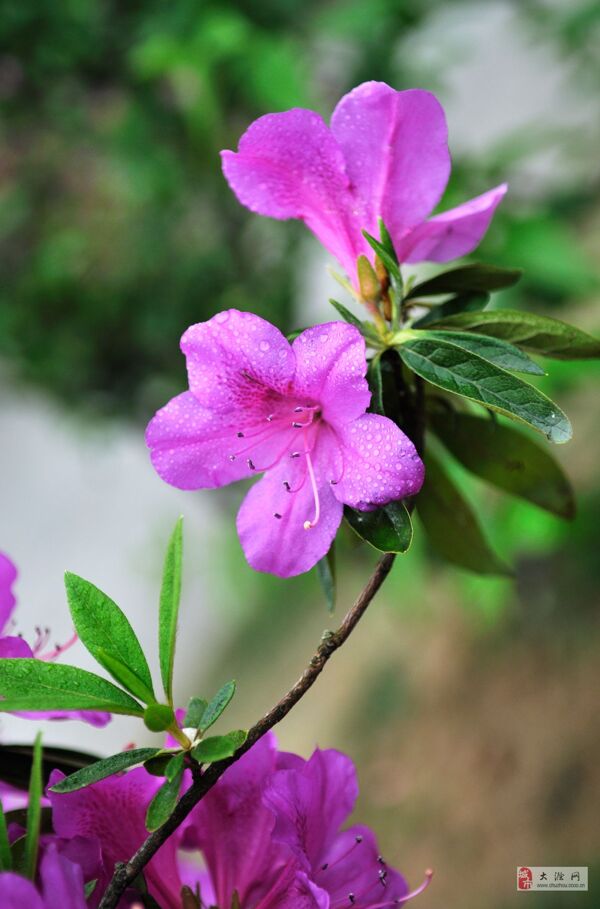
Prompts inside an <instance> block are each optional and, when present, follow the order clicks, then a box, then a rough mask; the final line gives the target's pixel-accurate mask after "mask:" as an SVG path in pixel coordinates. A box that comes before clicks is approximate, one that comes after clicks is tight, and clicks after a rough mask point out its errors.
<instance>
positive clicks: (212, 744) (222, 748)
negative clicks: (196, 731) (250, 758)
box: [192, 729, 248, 764]
mask: <svg viewBox="0 0 600 909" xmlns="http://www.w3.org/2000/svg"><path fill="white" fill-rule="evenodd" d="M247 736H248V733H247V732H245V731H244V730H243V729H236V730H234V731H233V732H228V733H227V734H226V735H213V736H210V738H208V739H202V741H201V742H199V743H198V744H197V745H196V747H195V748H193V749H192V757H193V758H195V760H197V761H198V763H199V764H211V763H214V762H215V761H223V760H225V758H228V757H231V756H232V755H233V754H235V752H236V751H237V750H238V748H240V747H241V746H242V745H243V744H244V742H245V741H246V738H247Z"/></svg>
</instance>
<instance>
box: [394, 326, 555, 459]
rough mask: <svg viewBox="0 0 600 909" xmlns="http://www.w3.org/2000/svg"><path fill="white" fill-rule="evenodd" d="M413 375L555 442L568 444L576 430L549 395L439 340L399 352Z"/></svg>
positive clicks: (404, 346) (410, 343)
mask: <svg viewBox="0 0 600 909" xmlns="http://www.w3.org/2000/svg"><path fill="white" fill-rule="evenodd" d="M397 350H398V353H399V354H400V356H401V358H402V360H403V361H404V362H405V363H406V365H407V366H408V367H409V369H412V370H413V372H416V373H417V375H419V376H421V377H422V378H423V379H425V380H426V381H427V382H431V384H432V385H436V386H437V387H438V388H443V389H445V390H446V391H450V392H453V393H454V394H457V395H463V396H464V397H466V398H470V399H471V400H473V401H477V402H478V403H480V404H484V405H485V406H486V407H489V408H490V409H491V410H497V411H498V412H499V413H503V414H506V415H507V416H509V417H512V418H514V419H516V420H520V421H521V422H523V423H527V424H529V425H530V426H533V428H534V429H537V430H538V432H541V433H542V434H543V435H545V436H546V437H547V438H548V439H549V441H550V442H555V443H557V444H560V443H562V442H567V441H568V440H569V439H570V438H571V435H572V429H571V424H570V422H569V420H568V418H567V417H566V415H565V414H564V413H563V412H562V410H561V409H560V408H559V407H558V406H557V405H556V404H554V403H553V402H552V401H551V400H550V399H549V398H547V397H546V395H544V394H542V392H541V391H538V389H537V388H534V387H533V386H532V385H529V384H528V383H527V382H524V381H523V380H522V379H519V378H518V377H517V376H513V375H511V373H509V372H506V371H505V370H504V369H501V368H500V367H499V366H495V365H494V364H493V363H490V362H488V360H484V359H482V357H479V356H477V354H474V353H471V352H470V351H467V350H463V349H462V348H460V347H457V346H456V345H454V344H449V343H447V342H446V341H441V340H439V339H436V340H435V341H430V340H426V339H424V340H410V341H407V342H406V343H405V344H402V345H401V346H399V347H398V348H397Z"/></svg>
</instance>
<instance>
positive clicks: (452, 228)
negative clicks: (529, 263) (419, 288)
mask: <svg viewBox="0 0 600 909" xmlns="http://www.w3.org/2000/svg"><path fill="white" fill-rule="evenodd" d="M507 189H508V186H507V184H506V183H502V184H501V185H500V186H497V187H496V188H495V189H490V190H489V191H488V192H487V193H483V195H481V196H476V198H474V199H471V200H470V201H469V202H464V203H463V204H462V205H459V206H457V207H456V208H451V209H449V211H445V212H443V213H442V214H441V215H436V216H435V217H434V218H431V219H430V220H429V221H425V222H424V223H423V224H420V225H419V226H418V227H416V228H415V229H414V230H413V231H411V232H410V233H409V234H407V235H406V236H405V237H404V238H403V239H402V241H401V242H400V244H399V246H398V247H397V252H398V256H399V258H400V261H402V262H424V261H428V262H449V261H450V260H451V259H458V258H460V256H466V255H467V254H468V253H470V252H472V251H473V250H474V249H475V247H476V246H478V245H479V243H480V242H481V240H482V239H483V236H484V234H485V232H486V230H487V229H488V227H489V225H490V221H491V220H492V215H493V214H494V211H495V210H496V207H497V206H498V205H499V203H500V202H501V201H502V198H503V197H504V195H505V193H506V190H507Z"/></svg>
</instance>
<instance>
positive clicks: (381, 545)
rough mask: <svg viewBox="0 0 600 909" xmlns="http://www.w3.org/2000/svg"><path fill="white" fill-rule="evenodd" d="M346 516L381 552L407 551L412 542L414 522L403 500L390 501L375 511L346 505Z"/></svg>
mask: <svg viewBox="0 0 600 909" xmlns="http://www.w3.org/2000/svg"><path fill="white" fill-rule="evenodd" d="M344 517H345V519H346V520H347V522H348V524H349V525H350V527H351V528H352V530H353V531H354V532H355V533H356V534H357V535H358V536H359V537H360V538H361V539H362V540H365V542H366V543H369V545H370V546H372V547H373V548H374V549H378V550H379V551H380V552H407V551H408V549H409V547H410V544H411V542H412V522H411V519H410V515H409V513H408V511H407V510H406V507H405V506H404V504H403V503H402V502H390V503H389V505H384V507H383V508H376V509H375V510H374V511H356V510H355V509H354V508H349V507H348V506H346V507H345V508H344Z"/></svg>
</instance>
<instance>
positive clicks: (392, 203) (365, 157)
mask: <svg viewBox="0 0 600 909" xmlns="http://www.w3.org/2000/svg"><path fill="white" fill-rule="evenodd" d="M221 154H222V161H223V172H224V174H225V177H226V178H227V180H228V182H229V185H230V186H231V188H232V190H233V191H234V193H235V194H236V196H237V197H238V199H239V201H240V202H241V203H242V205H245V206H246V207H247V208H249V209H251V210H252V211H254V212H257V213H258V214H261V215H268V216H270V217H272V218H279V219H282V220H284V219H288V218H299V219H300V220H302V221H304V222H305V224H306V226H307V227H308V228H309V229H310V230H311V231H312V232H313V233H314V234H315V235H316V236H317V238H318V239H319V240H320V241H321V243H322V244H323V246H325V248H326V249H327V250H328V251H329V252H330V253H331V254H332V255H333V256H335V258H336V259H338V261H339V262H340V263H341V265H342V266H343V268H344V270H345V271H346V272H347V274H348V275H349V277H350V279H351V280H352V281H353V282H355V281H356V259H357V257H358V256H360V255H366V256H368V257H369V258H370V259H371V260H373V251H372V250H371V247H370V246H369V245H368V244H367V242H366V241H365V239H364V237H363V235H362V231H363V230H366V231H368V232H369V233H371V234H375V235H376V236H378V235H379V231H378V224H377V219H378V217H381V218H382V219H383V221H384V222H385V224H386V226H387V228H388V230H389V232H390V234H391V237H392V240H393V243H394V246H395V249H396V252H397V254H398V258H399V260H400V262H421V261H424V260H428V261H433V262H447V261H449V260H450V259H455V258H458V257H459V256H464V255H466V254H467V253H469V252H471V251H472V250H473V249H474V248H475V247H476V246H477V245H478V244H479V242H480V241H481V239H482V237H483V235H484V234H485V232H486V230H487V228H488V226H489V223H490V221H491V218H492V215H493V213H494V210H495V208H496V206H497V205H498V203H499V202H500V200H501V199H502V197H503V196H504V194H505V192H506V188H507V187H506V184H502V185H500V186H497V187H495V188H494V189H491V190H489V191H488V192H486V193H483V195H480V196H477V197H476V198H474V199H471V200H470V201H469V202H465V203H463V204H462V205H459V206H458V207H457V208H452V209H450V210H449V211H445V212H442V213H441V214H438V215H435V216H434V217H429V216H430V215H431V212H432V211H433V209H434V208H435V207H436V206H437V205H438V203H439V201H440V199H441V197H442V194H443V192H444V190H445V188H446V184H447V182H448V178H449V176H450V152H449V150H448V130H447V126H446V119H445V116H444V111H443V108H442V106H441V105H440V103H439V101H438V100H437V99H436V98H435V96H434V95H432V94H431V93H430V92H427V91H422V90H420V89H411V90H409V91H401V92H399V91H395V90H394V89H393V88H391V87H390V86H389V85H386V84H385V83H384V82H365V83H363V84H362V85H359V86H358V87H357V88H355V89H353V91H351V92H350V93H349V94H347V95H344V97H343V98H342V99H341V100H340V102H339V103H338V105H337V107H336V109H335V111H334V112H333V116H332V118H331V125H330V126H329V127H328V126H327V125H326V123H325V122H324V121H323V119H322V118H321V117H320V116H319V114H317V113H315V112H314V111H310V110H304V109H302V108H294V109H293V110H289V111H285V112H284V113H277V114H267V115H266V116H264V117H260V118H259V119H258V120H256V121H255V122H254V123H252V124H251V126H250V127H249V128H248V129H247V130H246V132H245V133H244V135H243V136H242V138H241V139H240V142H239V150H238V152H237V153H235V152H232V151H224V152H222V153H221Z"/></svg>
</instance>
